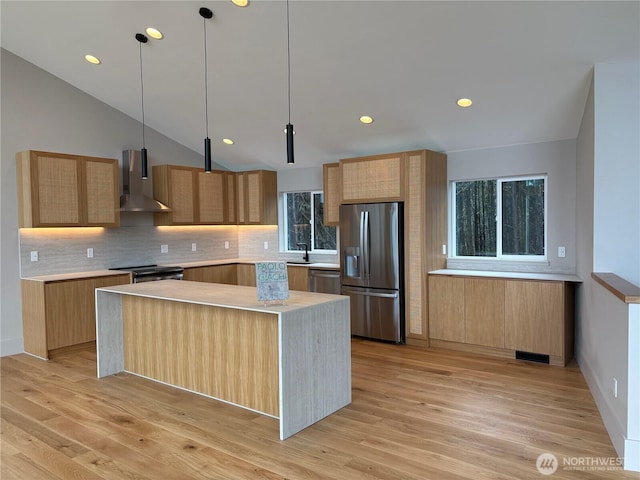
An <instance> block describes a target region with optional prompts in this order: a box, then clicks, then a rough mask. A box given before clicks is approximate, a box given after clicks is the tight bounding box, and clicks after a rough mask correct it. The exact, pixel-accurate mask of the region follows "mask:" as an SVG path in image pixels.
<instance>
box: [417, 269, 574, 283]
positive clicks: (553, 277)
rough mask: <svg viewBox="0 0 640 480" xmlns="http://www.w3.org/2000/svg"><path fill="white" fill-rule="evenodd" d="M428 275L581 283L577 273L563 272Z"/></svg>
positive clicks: (444, 271)
mask: <svg viewBox="0 0 640 480" xmlns="http://www.w3.org/2000/svg"><path fill="white" fill-rule="evenodd" d="M429 275H451V276H460V277H485V278H512V279H520V280H546V281H555V282H574V283H582V280H581V279H580V277H578V276H577V275H568V274H563V273H527V272H494V271H488V270H450V269H442V270H432V271H431V272H429Z"/></svg>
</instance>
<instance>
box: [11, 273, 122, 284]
mask: <svg viewBox="0 0 640 480" xmlns="http://www.w3.org/2000/svg"><path fill="white" fill-rule="evenodd" d="M116 275H129V272H123V271H121V270H92V271H89V272H70V273H58V274H51V275H39V276H37V277H23V278H22V280H31V281H34V282H62V281H65V280H81V279H83V278H95V277H113V276H116Z"/></svg>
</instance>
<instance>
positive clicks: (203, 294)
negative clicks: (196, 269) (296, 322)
mask: <svg viewBox="0 0 640 480" xmlns="http://www.w3.org/2000/svg"><path fill="white" fill-rule="evenodd" d="M98 290H102V291H106V292H112V293H120V294H122V295H134V296H138V297H147V298H155V299H158V300H171V301H174V302H186V303H195V304H200V305H208V306H212V307H223V308H233V309H236V310H249V311H252V312H263V313H285V312H291V311H294V310H299V309H301V308H307V307H312V306H315V305H319V304H321V303H327V302H335V301H339V300H340V299H341V298H342V297H341V296H340V295H329V294H325V293H310V292H298V291H294V290H291V291H290V292H289V299H287V300H286V301H285V304H284V305H282V304H277V303H276V304H269V305H266V306H265V304H264V302H262V301H259V300H258V298H257V294H256V288H255V287H244V286H238V285H226V284H222V283H205V282H190V281H187V280H163V281H161V282H142V283H133V284H129V285H118V286H114V287H103V288H100V289H98Z"/></svg>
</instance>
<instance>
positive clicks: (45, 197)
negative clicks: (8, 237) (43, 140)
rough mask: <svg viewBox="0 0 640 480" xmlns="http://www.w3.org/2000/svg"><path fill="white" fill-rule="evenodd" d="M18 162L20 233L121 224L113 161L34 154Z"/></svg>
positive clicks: (26, 154) (27, 153)
mask: <svg viewBox="0 0 640 480" xmlns="http://www.w3.org/2000/svg"><path fill="white" fill-rule="evenodd" d="M16 157H17V176H18V224H19V226H20V227H21V228H24V227H91V226H100V227H117V226H119V225H120V195H119V191H120V188H119V177H118V161H117V160H115V159H110V158H98V157H87V156H80V155H68V154H63V153H51V152H40V151H35V150H30V151H25V152H20V153H18V154H17V156H16Z"/></svg>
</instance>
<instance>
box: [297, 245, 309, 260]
mask: <svg viewBox="0 0 640 480" xmlns="http://www.w3.org/2000/svg"><path fill="white" fill-rule="evenodd" d="M296 245H298V246H299V247H304V256H303V257H302V260H304V261H305V262H308V261H309V245H307V244H306V243H297V244H296Z"/></svg>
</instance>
